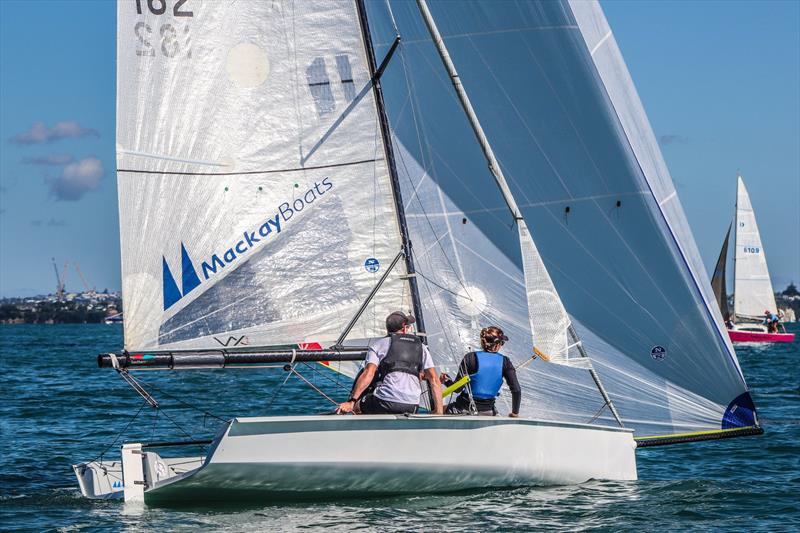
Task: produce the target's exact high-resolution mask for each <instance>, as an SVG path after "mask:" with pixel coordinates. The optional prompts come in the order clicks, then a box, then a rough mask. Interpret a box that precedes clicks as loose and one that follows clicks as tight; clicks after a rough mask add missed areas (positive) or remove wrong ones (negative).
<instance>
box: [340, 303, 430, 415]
mask: <svg viewBox="0 0 800 533" xmlns="http://www.w3.org/2000/svg"><path fill="white" fill-rule="evenodd" d="M414 322H416V319H415V318H414V317H413V316H412V315H410V314H408V315H407V314H405V313H402V312H400V311H395V312H394V313H392V314H390V315H389V316H388V317H386V331H387V333H388V336H386V337H384V338H382V339H380V340H378V341H376V342H374V343H372V344H371V345H370V347H369V351H368V352H367V358H366V360H365V366H364V368H363V369H362V370H361V372H359V374H358V375H357V376H356V382H355V385H354V386H353V389H352V392H351V395H350V398H349V399H348V400H347V401H346V402H343V403H341V404H339V407H338V408H337V409H336V413H337V414H345V413H349V412H355V413H356V414H365V415H379V414H404V413H415V412H416V411H417V408H418V407H419V399H420V396H421V394H422V388H421V387H420V376H421V375H422V376H424V378H425V380H427V381H428V385H429V387H430V389H431V390H432V391H433V400H434V408H433V412H434V413H435V414H442V410H443V409H442V390H441V385H440V384H439V376H438V375H437V373H436V369H435V368H434V366H433V359H432V358H431V354H430V352H429V351H428V347H427V346H426V345H425V344H423V342H422V340H421V339H420V338H419V337H418V336H416V335H413V334H411V333H410V331H411V328H410V326H411V324H413V323H414ZM373 387H374V388H373Z"/></svg>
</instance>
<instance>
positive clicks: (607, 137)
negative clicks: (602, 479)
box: [369, 1, 756, 435]
mask: <svg viewBox="0 0 800 533" xmlns="http://www.w3.org/2000/svg"><path fill="white" fill-rule="evenodd" d="M369 7H370V21H371V23H372V24H373V25H375V26H377V27H378V28H379V29H378V30H376V31H374V32H373V34H374V35H376V36H377V37H376V38H377V39H378V40H379V41H380V42H379V43H378V44H377V46H376V49H377V50H378V51H379V55H380V51H384V52H385V51H386V50H387V48H388V46H389V45H390V43H391V42H392V40H393V36H394V27H395V24H396V26H397V27H398V28H399V31H400V33H401V35H402V38H403V44H402V45H401V52H400V56H401V58H402V63H403V64H402V65H401V66H402V67H403V71H404V75H402V74H401V76H402V78H401V79H399V80H395V83H396V86H395V87H394V89H395V90H394V91H393V90H392V89H393V88H392V87H391V86H390V84H389V79H390V76H391V75H392V73H393V69H396V68H398V66H397V65H393V66H392V67H391V68H389V69H388V70H387V74H386V80H385V81H384V91H385V94H386V98H387V107H388V109H389V115H390V121H391V122H392V127H393V128H394V130H395V132H396V134H397V135H398V136H399V138H400V139H401V140H402V141H403V142H404V143H406V145H407V146H411V143H412V141H413V140H414V138H415V137H416V138H417V139H418V144H419V148H409V150H412V149H413V150H414V151H415V153H414V156H415V159H416V160H417V161H418V163H419V164H420V165H421V166H422V167H424V168H425V170H426V172H428V173H429V174H430V175H431V176H432V177H433V179H432V180H431V181H432V183H431V184H430V186H431V187H438V189H439V190H440V191H443V192H444V193H446V195H447V197H448V199H449V200H450V201H451V202H452V203H453V206H447V205H444V206H442V207H440V209H439V210H438V211H436V212H433V213H432V214H433V216H431V213H430V212H428V216H427V217H423V218H425V220H429V219H432V218H437V217H441V218H446V219H449V220H450V222H451V224H452V222H453V221H454V220H456V221H457V220H458V218H456V217H461V218H462V222H463V220H466V222H467V225H470V224H471V225H473V226H474V227H475V228H476V229H477V230H479V231H480V232H481V233H483V234H484V235H485V236H486V237H487V239H488V240H489V241H490V242H492V244H493V245H494V246H492V247H487V248H485V249H478V251H480V252H483V253H481V254H475V255H476V258H475V261H476V262H478V263H479V262H480V261H482V260H483V261H486V260H491V261H495V262H496V261H498V259H500V260H503V261H506V262H508V263H511V264H512V265H513V268H511V269H509V270H508V271H507V272H508V273H511V276H512V278H513V280H508V281H507V282H506V284H505V287H506V289H507V290H508V291H509V292H512V293H514V294H520V292H523V293H524V292H525V288H524V286H522V285H520V283H519V281H520V279H521V278H520V274H523V269H524V265H523V262H522V261H521V259H522V258H521V254H520V253H519V252H518V250H519V248H518V246H519V241H518V240H517V236H516V235H514V234H513V233H512V232H508V231H506V232H497V230H496V228H498V227H500V225H501V223H502V222H503V221H502V218H501V221H496V219H497V218H498V217H502V216H503V214H504V213H507V208H506V206H504V205H502V204H498V203H497V202H496V201H495V203H494V204H492V203H491V202H485V201H484V199H485V198H486V197H487V196H488V197H489V198H491V195H493V194H495V193H494V192H492V190H491V189H490V188H489V187H488V185H484V183H487V184H488V183H489V181H488V180H487V181H486V182H482V181H478V176H479V174H478V170H477V169H479V168H482V169H484V170H483V176H486V171H485V164H484V163H483V162H482V161H480V160H479V159H478V156H477V155H476V153H475V152H477V151H476V148H477V146H476V144H475V143H474V140H473V141H472V142H471V143H470V142H469V141H467V140H465V139H466V137H465V136H464V135H466V134H468V133H469V132H466V133H465V134H461V135H459V134H458V133H456V132H455V130H456V129H457V126H456V125H455V124H454V120H455V119H454V118H453V116H451V114H450V113H451V112H452V109H453V105H454V103H455V101H456V97H455V95H454V93H453V91H452V87H450V84H449V81H448V79H447V77H446V74H445V72H444V69H443V68H442V65H441V62H440V61H438V60H437V59H438V58H436V55H435V50H434V48H433V44H432V42H431V40H430V37H429V36H428V34H427V31H426V28H425V25H424V24H423V22H422V20H421V18H420V15H419V13H418V11H417V8H416V6H415V5H413V4H411V3H403V2H391V7H392V10H391V12H390V11H389V10H387V9H386V8H385V6H384V5H382V4H377V3H376V4H370V6H369ZM431 11H432V12H433V15H434V18H435V19H436V21H437V24H438V26H439V28H440V30H441V33H442V34H443V35H444V40H445V42H446V44H447V48H448V49H449V51H450V55H451V56H452V58H453V61H454V62H455V64H457V65H458V66H459V73H460V76H461V80H462V82H463V84H464V86H465V87H466V88H467V90H468V92H469V94H470V99H471V100H472V102H473V104H474V107H475V110H476V112H477V114H478V116H480V117H481V122H482V124H483V126H484V129H485V130H486V134H487V136H488V137H489V138H490V139H491V141H492V146H493V147H494V150H495V152H496V153H497V157H498V159H499V161H500V164H501V165H502V168H503V171H504V173H505V175H506V177H507V178H508V182H509V185H510V189H511V192H512V194H513V196H514V197H515V198H516V199H517V203H518V205H519V207H520V209H521V211H522V214H523V216H524V218H525V222H526V223H527V225H528V227H529V228H530V232H531V234H532V236H533V239H534V241H535V246H536V249H537V250H538V253H539V255H540V256H541V258H542V259H543V263H544V265H545V267H546V271H547V272H548V274H549V276H550V278H551V279H552V284H553V285H554V287H555V288H556V289H557V293H558V295H559V296H560V299H561V300H562V301H563V304H564V307H565V308H566V310H567V311H568V312H569V314H570V318H571V322H572V324H573V326H574V329H575V331H576V333H577V337H578V338H580V339H581V341H582V342H583V346H584V347H585V348H586V351H587V353H588V354H589V355H590V357H591V358H592V360H593V362H594V366H595V368H597V370H598V372H599V373H600V375H601V376H602V378H603V383H604V384H605V385H606V388H607V389H608V391H609V393H610V395H611V397H612V399H613V401H614V403H615V404H616V405H617V407H618V409H619V412H620V413H621V414H622V416H623V419H624V421H625V425H626V427H633V428H635V429H636V430H637V435H668V434H672V433H686V432H702V431H708V430H714V429H720V428H723V429H728V428H736V427H742V426H754V425H756V421H755V410H754V407H753V404H752V401H751V400H750V397H749V394H748V392H747V387H746V385H745V383H744V380H743V377H742V375H741V372H740V370H739V367H738V363H737V361H736V358H735V355H734V353H733V350H732V347H731V345H730V342H729V340H728V339H727V337H726V336H725V335H724V331H723V325H722V317H721V316H720V313H719V310H718V309H716V306H715V303H714V298H713V295H712V293H711V291H710V288H706V286H707V285H708V278H707V276H706V275H705V274H704V273H703V270H702V268H701V266H702V265H701V263H700V261H699V254H698V253H697V250H696V246H695V244H694V241H693V238H692V235H691V232H690V230H689V229H688V224H687V223H686V220H685V217H684V216H683V212H682V209H681V207H680V202H679V201H678V198H677V194H676V193H675V190H674V187H673V185H672V182H671V179H670V177H669V173H668V172H667V170H666V165H664V163H663V159H662V157H661V154H660V152H659V150H658V147H657V144H656V142H655V138H654V136H653V134H652V131H651V129H650V126H649V123H648V122H647V119H646V116H645V115H644V112H643V110H642V107H641V103H640V102H639V99H638V96H637V95H636V92H635V89H634V88H633V85H632V82H631V81H630V77H629V75H628V73H627V69H626V68H625V65H624V62H623V61H622V58H621V55H620V54H619V50H618V48H617V46H616V43H615V41H614V38H613V35H612V34H611V33H610V30H609V29H608V26H607V23H606V22H605V18H604V17H603V15H602V11H601V10H600V8H599V6H598V5H597V4H596V3H589V2H587V3H583V2H576V3H574V4H573V3H570V2H523V1H518V2H502V3H496V2H488V1H476V2H467V3H464V4H461V5H459V7H458V9H452V5H451V4H448V3H446V2H441V3H440V2H435V3H432V4H431ZM377 21H379V22H377ZM395 61H396V60H395ZM432 102H435V103H432ZM414 108H416V109H417V111H416V112H410V111H408V110H409V109H414ZM393 109H394V110H395V111H394V113H393ZM404 116H405V117H407V118H403V117H404ZM462 124H463V123H462ZM448 126H451V127H449V128H448ZM462 129H463V126H462ZM468 179H469V181H467V180H468ZM482 179H486V178H482ZM473 180H475V181H473ZM434 190H435V189H434ZM476 197H477V198H476ZM463 215H466V216H463ZM504 222H505V224H506V225H507V226H510V224H511V220H510V217H508V216H507V214H506V219H505V221H504ZM492 224H494V226H492ZM462 225H463V224H462ZM448 231H452V226H451V228H450V230H448ZM411 236H412V240H413V241H414V243H415V250H416V252H417V253H419V243H418V241H417V237H416V236H415V233H414V232H413V231H411ZM448 239H449V237H448V236H447V235H442V237H441V240H440V241H439V242H442V241H446V240H448ZM461 242H462V243H463V242H466V241H461ZM500 254H502V257H501V256H500ZM441 266H442V267H445V265H441ZM420 268H422V267H420ZM505 278H506V279H508V277H507V276H506V277H505ZM501 279H503V278H501ZM522 279H524V274H523V278H522ZM495 281H496V280H495ZM446 288H449V287H446ZM423 292H424V290H423ZM490 294H491V293H490ZM512 302H513V303H514V305H515V306H517V307H514V308H515V309H519V311H518V313H520V314H521V313H522V310H523V309H524V307H525V305H524V304H525V303H526V302H527V295H526V296H525V300H524V301H523V300H521V299H520V298H519V297H517V298H515V299H514V300H512ZM517 302H519V303H517ZM423 305H425V304H424V297H423ZM494 306H495V307H496V309H497V310H498V312H497V313H496V314H495V316H496V317H498V318H499V319H501V320H502V318H503V316H502V314H501V311H503V310H505V304H504V303H502V302H500V303H496V304H494ZM530 307H531V308H533V309H531V310H529V311H532V310H534V309H535V307H534V304H533V303H531V305H530ZM557 318H558V315H557V314H555V315H553V320H556V319H557ZM480 319H481V325H485V323H484V322H483V321H484V320H486V317H484V316H481V317H480ZM517 322H518V321H517ZM499 325H500V326H501V327H504V325H505V322H500V324H499ZM473 338H474V337H473ZM534 342H536V341H535V332H534ZM528 348H529V349H530V348H532V346H528ZM525 351H526V350H525V348H524V347H523V353H525ZM526 368H531V369H535V370H532V371H531V374H532V375H533V376H534V377H533V378H532V379H531V381H530V382H528V384H526V387H528V388H532V389H533V390H527V392H526V394H529V395H531V396H535V395H538V394H545V395H550V397H551V398H552V397H556V398H557V399H556V403H557V407H555V409H556V410H558V411H559V413H558V415H559V416H562V414H563V412H564V411H567V412H577V411H579V410H580V411H584V412H585V411H586V410H587V407H588V406H589V405H591V403H590V402H591V401H592V400H591V399H590V397H591V395H590V394H588V393H589V392H591V393H593V394H594V401H595V402H596V390H594V388H593V387H592V386H591V382H589V383H588V384H587V382H586V381H583V382H581V379H582V378H583V377H585V373H584V375H583V376H582V377H577V376H573V375H569V376H567V375H563V374H561V372H563V370H564V369H563V367H561V366H560V365H559V366H556V365H542V364H541V363H538V362H537V363H535V364H531V365H528V366H527V367H526ZM569 370H574V369H569ZM545 375H546V377H545ZM554 376H557V377H558V381H559V383H558V385H556V384H554V381H555V380H554ZM543 391H544V392H543ZM581 391H586V392H587V395H586V396H581V394H580V392H581ZM531 396H529V398H530V397H531ZM531 403H533V402H531ZM538 407H539V409H537V410H536V411H535V413H534V416H538V415H539V414H540V411H541V410H547V408H549V407H551V404H548V403H547V402H542V403H540V405H539V406H538ZM542 407H544V409H542ZM595 407H596V404H595ZM601 420H602V421H603V422H604V423H613V420H612V419H611V415H610V413H609V412H608V411H606V412H604V413H603V414H602V415H601Z"/></svg>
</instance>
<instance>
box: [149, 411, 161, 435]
mask: <svg viewBox="0 0 800 533" xmlns="http://www.w3.org/2000/svg"><path fill="white" fill-rule="evenodd" d="M158 411H159V409H158V407H156V410H155V412H154V413H153V430H152V431H151V432H150V440H151V441H152V440H153V439H155V436H156V426H157V425H158Z"/></svg>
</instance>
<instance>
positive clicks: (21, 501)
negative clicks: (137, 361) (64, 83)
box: [0, 325, 800, 531]
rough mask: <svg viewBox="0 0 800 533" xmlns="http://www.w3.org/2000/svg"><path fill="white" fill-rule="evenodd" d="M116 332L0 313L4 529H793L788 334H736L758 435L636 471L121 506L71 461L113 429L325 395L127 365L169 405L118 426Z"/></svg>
mask: <svg viewBox="0 0 800 533" xmlns="http://www.w3.org/2000/svg"><path fill="white" fill-rule="evenodd" d="M790 329H791V330H793V331H797V329H798V328H797V327H794V328H790ZM121 331H122V330H121V327H119V326H106V325H63V326H56V325H50V326H48V325H14V326H0V400H1V401H0V531H11V530H30V531H50V530H59V531H72V530H95V529H102V530H136V531H139V530H159V531H167V530H196V529H199V528H204V529H210V530H232V531H296V530H303V531H319V530H328V531H333V530H363V531H409V530H414V531H430V530H444V531H518V530H537V529H547V530H569V531H603V530H606V531H620V530H629V531H684V530H693V531H705V530H708V531H720V530H729V531H798V530H800V364H798V363H800V361H798V358H799V357H800V343H798V342H795V343H794V344H793V345H773V346H764V347H741V348H737V353H738V356H739V361H740V363H741V365H742V367H743V370H744V373H745V376H746V378H747V380H748V384H749V386H750V388H751V390H752V393H753V396H754V398H755V402H756V405H757V406H758V407H759V412H760V416H761V419H762V422H763V425H764V426H765V429H766V434H765V435H764V436H761V437H747V438H740V439H731V440H726V441H719V442H708V443H697V444H688V445H678V446H667V447H661V448H648V449H644V450H640V451H639V452H638V455H637V457H638V465H639V477H640V479H639V480H638V481H636V482H624V483H621V482H604V481H603V482H601V481H592V482H588V483H585V484H582V485H578V486H569V487H554V488H524V489H515V490H493V491H480V492H470V493H459V494H450V495H419V496H404V497H395V498H375V499H358V500H340V501H318V502H311V503H309V502H305V503H294V504H291V503H290V504H287V503H281V504H274V505H265V506H263V507H256V508H254V507H247V508H226V509H215V510H208V509H191V510H187V509H183V510H175V509H154V508H145V509H139V510H131V509H129V508H128V509H126V507H125V506H124V505H123V504H122V503H121V502H119V501H105V502H102V501H90V500H86V499H83V498H82V497H81V495H80V491H79V490H78V486H77V482H76V480H75V477H74V475H73V473H72V469H71V468H70V465H71V464H72V463H75V462H80V461H86V460H90V459H92V458H94V457H96V456H98V455H99V454H100V453H101V452H103V451H104V450H108V452H107V453H108V456H109V457H118V453H119V452H118V445H119V442H120V440H117V441H116V443H115V442H114V439H115V438H116V437H117V436H118V435H119V434H120V433H121V432H122V433H123V434H124V437H125V440H134V439H143V440H145V441H148V440H166V439H171V438H176V439H186V438H189V437H192V438H201V437H207V436H209V435H211V434H212V433H213V431H214V428H215V427H216V424H218V420H217V419H215V418H214V417H213V416H212V415H215V416H219V417H222V418H225V417H226V416H231V415H233V414H237V413H238V414H242V413H246V414H249V415H256V414H262V413H286V414H300V413H309V412H323V411H326V410H328V409H329V405H330V404H328V403H327V401H326V400H325V399H323V398H322V397H321V396H319V395H318V394H316V393H314V392H312V391H311V390H310V389H308V388H307V387H306V386H305V385H302V384H301V383H300V382H299V380H297V379H296V378H291V379H290V380H289V381H287V382H286V383H285V385H283V387H282V388H281V389H280V391H279V393H278V394H274V392H275V391H276V390H277V389H278V387H280V386H281V384H282V382H283V380H284V378H285V376H286V374H285V373H284V372H282V371H281V370H279V369H278V370H250V371H247V370H233V369H231V370H225V371H220V370H215V371H188V372H180V373H167V372H163V373H157V372H153V373H145V374H137V377H142V379H143V380H144V381H145V382H146V383H147V384H148V385H149V386H150V387H151V391H152V392H154V396H155V397H156V398H158V399H159V401H160V402H161V403H162V406H163V407H165V411H164V413H169V416H170V417H171V418H172V419H171V420H170V419H168V418H167V417H166V416H165V415H160V416H158V417H154V416H153V414H152V413H151V412H150V411H151V410H149V409H143V410H142V413H141V414H140V416H139V418H138V419H137V421H136V422H135V423H133V424H131V425H130V427H128V428H127V430H125V428H126V426H128V424H129V422H130V421H131V417H132V416H133V415H134V414H135V413H136V412H137V411H138V410H139V408H140V407H141V406H142V401H141V399H140V398H139V397H138V396H137V395H136V394H135V393H134V392H133V391H132V390H131V389H130V388H129V387H128V386H127V385H126V384H125V383H124V382H123V381H122V380H121V379H120V378H119V377H118V376H117V375H116V374H115V373H114V372H113V371H111V370H104V369H98V368H97V366H96V362H95V358H96V354H97V353H99V352H101V351H103V350H115V349H117V348H118V347H119V346H120V345H121V341H122V338H121V337H122V334H121ZM321 370H322V371H323V373H320V374H318V375H316V376H315V377H314V379H315V381H316V383H318V384H319V385H320V386H321V387H322V388H323V389H324V390H325V391H327V392H328V393H330V394H333V395H335V397H337V398H339V397H342V398H344V396H345V395H346V392H340V391H341V390H343V389H342V387H346V386H347V384H346V383H344V382H342V383H339V384H337V383H336V382H335V381H336V380H337V379H338V378H336V377H335V375H332V374H329V373H327V371H324V369H321ZM197 407H202V408H203V409H205V410H207V411H208V412H209V413H210V414H205V415H204V414H202V413H200V412H198V411H197V410H196V408H197ZM173 422H174V423H173ZM178 426H180V427H181V428H182V429H179V428H178Z"/></svg>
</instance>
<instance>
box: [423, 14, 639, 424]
mask: <svg viewBox="0 0 800 533" xmlns="http://www.w3.org/2000/svg"><path fill="white" fill-rule="evenodd" d="M417 6H418V7H419V10H420V12H421V13H422V18H423V19H424V20H425V25H426V26H427V28H428V32H429V33H430V35H431V39H433V42H434V44H435V45H436V49H437V50H438V51H439V57H441V59H442V63H444V67H445V69H446V70H447V75H448V76H449V77H450V81H451V83H452V84H453V88H454V89H455V91H456V94H457V95H458V100H459V101H460V102H461V107H463V108H464V112H465V114H466V115H467V118H468V119H469V123H470V125H471V126H472V131H473V132H474V133H475V136H476V137H477V139H478V143H479V144H480V145H481V150H483V154H484V156H485V157H486V161H487V162H488V164H489V170H490V171H491V173H492V175H493V176H494V179H495V182H496V183H497V186H498V187H499V189H500V192H501V193H502V195H503V199H504V200H505V202H506V205H507V206H508V209H509V211H511V216H512V217H513V218H514V222H515V223H517V225H518V227H519V229H520V241H521V239H523V238H524V237H523V236H524V235H525V234H527V235H528V236H527V238H529V239H532V237H530V234H529V233H528V231H527V227H526V225H525V221H524V220H523V218H522V215H521V214H520V210H519V208H518V207H517V202H516V201H515V200H514V196H513V195H512V194H511V190H510V189H509V187H508V182H507V181H506V178H505V176H504V175H503V169H502V168H500V163H499V162H498V161H497V158H496V157H495V155H494V151H493V150H492V146H491V145H490V144H489V139H488V138H487V137H486V133H484V131H483V127H482V126H481V123H480V121H479V120H478V116H477V114H476V113H475V109H474V108H473V107H472V103H471V102H470V100H469V96H468V95H467V91H466V89H464V86H463V85H462V83H461V78H459V76H458V71H456V66H455V64H454V63H453V60H452V59H450V54H449V53H448V51H447V47H446V46H445V44H444V39H443V38H442V35H441V34H440V33H439V29H438V28H437V27H436V22H435V21H434V20H433V15H431V12H430V10H429V9H428V4H427V2H426V1H425V0H417ZM520 245H521V242H520ZM569 333H570V334H571V335H574V336H575V337H576V338H577V334H576V332H575V330H574V328H573V327H572V325H570V327H569ZM577 346H578V353H579V354H580V355H581V357H584V358H587V359H588V354H587V353H586V351H585V350H584V348H583V345H582V344H581V343H580V342H579V341H578V343H577ZM589 374H590V375H591V376H592V380H593V381H594V383H595V386H596V387H597V390H598V391H599V392H600V396H601V397H602V398H603V401H604V402H605V405H608V408H609V410H610V411H611V414H612V415H613V416H614V419H615V420H616V421H617V424H619V426H620V427H624V424H623V423H622V418H621V417H620V416H619V413H618V412H617V409H616V407H615V406H614V403H613V402H612V401H611V398H610V397H609V395H608V393H607V392H606V389H605V387H604V386H603V383H602V381H600V375H599V374H598V373H597V371H595V369H594V368H593V367H592V366H589Z"/></svg>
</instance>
